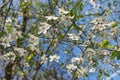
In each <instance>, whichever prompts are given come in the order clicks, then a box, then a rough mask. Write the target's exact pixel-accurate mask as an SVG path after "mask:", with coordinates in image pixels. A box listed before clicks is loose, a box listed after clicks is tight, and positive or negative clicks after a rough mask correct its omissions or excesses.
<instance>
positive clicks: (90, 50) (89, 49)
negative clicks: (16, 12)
mask: <svg viewBox="0 0 120 80" xmlns="http://www.w3.org/2000/svg"><path fill="white" fill-rule="evenodd" d="M86 53H88V54H95V53H96V52H95V51H94V50H93V49H92V48H87V50H86Z"/></svg>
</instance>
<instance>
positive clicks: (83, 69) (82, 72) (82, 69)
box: [76, 67, 87, 78]
mask: <svg viewBox="0 0 120 80" xmlns="http://www.w3.org/2000/svg"><path fill="white" fill-rule="evenodd" d="M86 72H87V68H86V67H84V68H83V67H82V68H78V69H77V70H76V74H77V77H78V78H80V77H81V76H83V75H84V73H86Z"/></svg>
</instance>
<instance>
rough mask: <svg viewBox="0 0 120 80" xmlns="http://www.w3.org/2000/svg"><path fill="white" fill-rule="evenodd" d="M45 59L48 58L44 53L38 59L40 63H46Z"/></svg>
mask: <svg viewBox="0 0 120 80" xmlns="http://www.w3.org/2000/svg"><path fill="white" fill-rule="evenodd" d="M47 60H48V58H47V57H46V56H45V55H43V56H41V60H40V61H41V62H40V63H41V64H42V63H45V64H46V63H47Z"/></svg>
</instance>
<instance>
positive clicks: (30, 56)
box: [26, 54, 34, 62]
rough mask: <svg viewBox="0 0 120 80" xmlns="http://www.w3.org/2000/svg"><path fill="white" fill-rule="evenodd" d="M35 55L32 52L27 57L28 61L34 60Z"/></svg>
mask: <svg viewBox="0 0 120 80" xmlns="http://www.w3.org/2000/svg"><path fill="white" fill-rule="evenodd" d="M33 57H34V54H30V55H29V56H28V57H27V58H26V61H28V62H29V61H31V60H32V58H33Z"/></svg>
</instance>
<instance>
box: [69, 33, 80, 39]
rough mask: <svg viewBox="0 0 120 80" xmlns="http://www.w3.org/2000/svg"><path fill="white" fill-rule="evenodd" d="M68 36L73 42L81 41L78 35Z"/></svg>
mask: <svg viewBox="0 0 120 80" xmlns="http://www.w3.org/2000/svg"><path fill="white" fill-rule="evenodd" d="M68 36H69V38H70V39H72V40H79V37H78V36H77V35H76V34H73V33H68Z"/></svg>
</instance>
